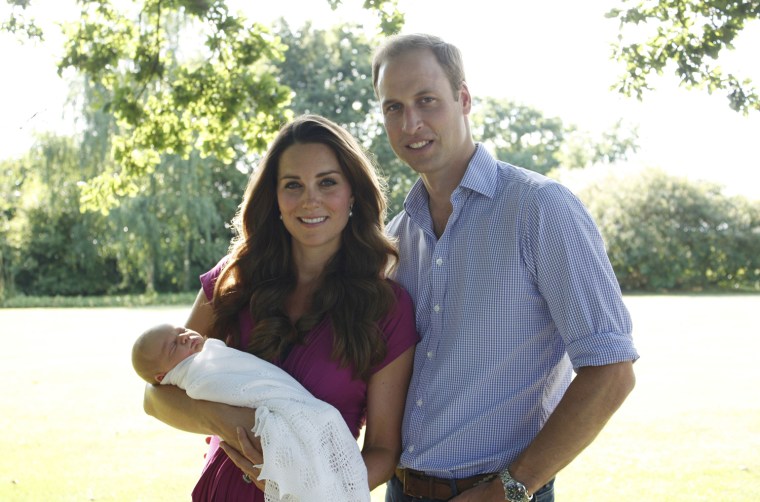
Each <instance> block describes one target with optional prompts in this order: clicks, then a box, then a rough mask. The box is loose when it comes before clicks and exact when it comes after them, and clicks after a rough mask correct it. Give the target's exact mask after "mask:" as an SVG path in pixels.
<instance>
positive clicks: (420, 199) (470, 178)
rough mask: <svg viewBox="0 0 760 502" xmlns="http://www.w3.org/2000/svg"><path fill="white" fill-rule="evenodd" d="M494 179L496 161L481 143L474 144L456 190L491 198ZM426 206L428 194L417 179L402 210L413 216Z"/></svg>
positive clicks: (423, 185) (494, 188)
mask: <svg viewBox="0 0 760 502" xmlns="http://www.w3.org/2000/svg"><path fill="white" fill-rule="evenodd" d="M496 178H497V167H496V159H494V158H493V156H492V155H491V154H490V153H488V150H486V148H485V146H483V144H482V143H475V153H474V154H473V156H472V158H471V159H470V163H469V164H468V165H467V170H466V171H465V173H464V176H463V177H462V181H460V182H459V187H458V188H457V190H459V189H461V188H466V189H468V190H472V191H474V192H478V193H479V194H482V195H485V196H486V197H488V198H492V197H493V196H494V193H495V192H496ZM427 205H428V193H427V190H426V189H425V184H424V183H423V182H422V178H418V179H417V181H416V182H415V183H414V185H413V186H412V188H411V189H410V190H409V193H408V194H407V196H406V199H405V200H404V209H405V210H406V212H407V213H409V214H414V213H415V212H416V211H419V210H420V209H422V208H427Z"/></svg>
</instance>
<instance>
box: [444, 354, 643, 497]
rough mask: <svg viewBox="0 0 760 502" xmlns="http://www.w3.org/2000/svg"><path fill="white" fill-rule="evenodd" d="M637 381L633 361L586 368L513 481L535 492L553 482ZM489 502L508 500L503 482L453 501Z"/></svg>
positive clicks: (520, 461)
mask: <svg viewBox="0 0 760 502" xmlns="http://www.w3.org/2000/svg"><path fill="white" fill-rule="evenodd" d="M635 380H636V378H635V375H634V373H633V363H632V362H622V363H616V364H608V365H605V366H587V367H584V368H580V369H579V370H578V374H577V375H576V377H575V378H574V379H573V381H572V383H571V384H570V386H569V387H568V388H567V391H566V392H565V395H564V396H563V397H562V399H561V400H560V402H559V404H558V405H557V408H556V409H555V410H554V412H553V413H552V414H551V416H550V417H549V420H547V422H546V424H545V425H544V427H543V428H542V429H541V431H540V432H539V433H538V435H537V436H536V437H535V439H534V440H533V442H531V443H530V445H528V447H527V448H526V449H525V450H524V451H523V452H522V453H521V454H520V455H519V456H518V457H517V458H516V459H515V461H514V462H512V464H511V465H510V466H509V473H510V474H511V475H512V477H513V478H514V479H516V480H517V481H519V482H521V483H522V484H524V485H525V486H526V488H527V489H528V492H529V493H535V492H536V490H538V489H540V488H541V487H542V486H543V485H545V484H546V483H547V482H549V480H551V479H552V478H553V477H554V476H556V475H557V473H558V472H559V471H560V470H561V469H563V468H564V467H565V466H567V465H568V464H569V463H570V462H571V461H572V460H573V459H574V458H575V457H577V456H578V454H579V453H580V452H581V451H583V449H584V448H586V447H587V446H588V445H589V444H591V442H592V441H593V440H594V438H595V437H596V436H597V435H598V434H599V432H600V431H601V430H602V428H603V427H604V425H605V424H606V423H607V421H608V420H609V419H610V417H611V416H612V415H613V414H614V413H615V411H617V409H618V408H619V407H620V405H621V404H623V401H625V399H626V397H627V396H628V394H630V392H631V390H633V387H634V384H635ZM504 419H505V420H509V417H504ZM488 500H493V501H503V500H504V489H503V487H502V484H501V480H499V479H496V480H494V481H492V482H490V483H487V484H485V485H482V486H479V487H476V488H473V489H471V490H468V491H466V492H464V493H463V494H462V495H460V496H458V497H455V498H454V499H452V502H454V501H456V502H468V501H472V502H474V501H488Z"/></svg>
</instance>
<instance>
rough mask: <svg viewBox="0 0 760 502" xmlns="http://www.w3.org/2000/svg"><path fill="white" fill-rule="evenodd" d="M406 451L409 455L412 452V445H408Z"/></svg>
mask: <svg viewBox="0 0 760 502" xmlns="http://www.w3.org/2000/svg"><path fill="white" fill-rule="evenodd" d="M406 451H408V452H409V453H412V452H413V451H414V445H413V444H410V445H409V448H407V449H406Z"/></svg>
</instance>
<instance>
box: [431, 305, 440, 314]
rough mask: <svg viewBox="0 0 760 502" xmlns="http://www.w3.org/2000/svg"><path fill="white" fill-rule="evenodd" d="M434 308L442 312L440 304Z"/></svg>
mask: <svg viewBox="0 0 760 502" xmlns="http://www.w3.org/2000/svg"><path fill="white" fill-rule="evenodd" d="M433 310H435V311H436V312H440V311H441V306H440V305H436V306H435V307H433Z"/></svg>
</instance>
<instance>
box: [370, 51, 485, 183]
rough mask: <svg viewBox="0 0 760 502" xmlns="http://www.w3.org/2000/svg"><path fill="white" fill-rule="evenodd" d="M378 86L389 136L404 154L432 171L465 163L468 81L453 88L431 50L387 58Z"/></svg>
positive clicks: (418, 166)
mask: <svg viewBox="0 0 760 502" xmlns="http://www.w3.org/2000/svg"><path fill="white" fill-rule="evenodd" d="M377 91H378V97H379V98H380V103H381V107H382V112H383V121H384V124H385V130H386V132H387V134H388V141H389V142H390V144H391V148H393V151H394V152H395V153H396V155H397V156H398V157H399V158H400V159H401V160H403V161H404V162H406V163H407V164H409V166H410V167H411V168H412V169H414V170H415V171H417V172H418V173H420V174H422V175H430V176H435V175H436V173H447V172H449V171H451V169H450V167H451V166H452V165H453V166H456V167H457V168H462V166H466V165H467V162H468V161H469V157H470V156H471V155H472V149H471V148H468V146H469V145H470V144H471V141H472V140H471V138H470V132H469V126H468V122H467V115H468V114H469V112H470V107H471V103H470V95H469V91H468V90H467V85H466V84H464V83H462V85H461V87H460V88H459V89H458V90H457V91H456V93H455V92H454V91H453V90H452V88H451V85H450V83H449V81H448V79H447V77H446V74H445V73H444V71H443V68H441V66H440V64H438V61H437V60H436V58H435V55H434V54H433V53H432V51H430V50H427V49H420V50H415V51H410V52H407V53H405V54H402V55H400V56H397V57H395V58H393V59H391V60H389V61H387V62H386V63H384V64H383V65H382V66H381V67H380V69H379V71H378V79H377ZM459 175H461V173H459Z"/></svg>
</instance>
